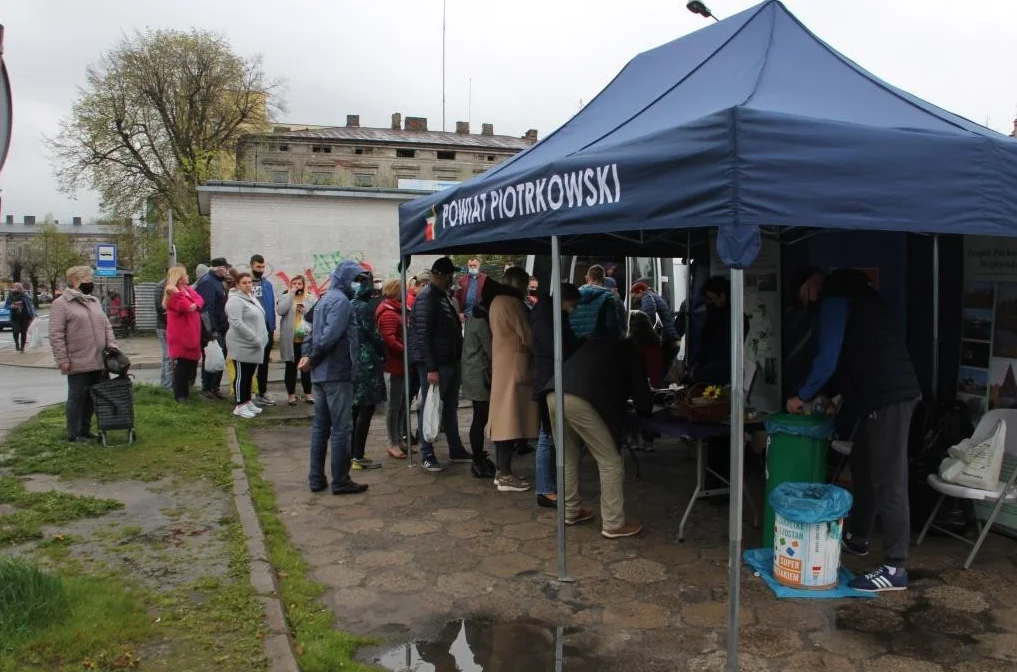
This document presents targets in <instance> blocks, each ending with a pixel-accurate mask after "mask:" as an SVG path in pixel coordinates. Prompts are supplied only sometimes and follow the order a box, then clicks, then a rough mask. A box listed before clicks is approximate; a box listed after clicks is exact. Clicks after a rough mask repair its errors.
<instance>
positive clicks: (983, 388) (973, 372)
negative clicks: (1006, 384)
mask: <svg viewBox="0 0 1017 672" xmlns="http://www.w3.org/2000/svg"><path fill="white" fill-rule="evenodd" d="M988 379H989V372H988V371H986V370H985V369H972V368H969V367H966V366H962V367H961V369H960V376H959V377H958V380H957V391H958V392H960V393H961V394H973V395H976V396H979V397H984V396H985V393H986V392H987V391H988V389H989V383H988Z"/></svg>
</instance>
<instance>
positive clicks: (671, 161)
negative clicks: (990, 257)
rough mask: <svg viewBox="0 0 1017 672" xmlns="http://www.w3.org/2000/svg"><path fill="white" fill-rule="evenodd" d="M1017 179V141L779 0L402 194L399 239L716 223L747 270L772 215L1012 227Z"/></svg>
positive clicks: (863, 225) (828, 222) (972, 228)
mask: <svg viewBox="0 0 1017 672" xmlns="http://www.w3.org/2000/svg"><path fill="white" fill-rule="evenodd" d="M1015 184H1017V142H1015V141H1014V140H1013V139H1011V138H1007V137H1005V136H1003V135H1001V134H998V133H995V132H994V131H991V130H989V129H987V128H984V127H982V126H980V125H978V124H976V123H974V122H971V121H969V120H967V119H964V118H962V117H959V116H957V115H955V114H952V113H950V112H947V111H945V110H942V109H940V108H938V107H936V106H934V105H932V104H930V103H927V102H925V101H923V100H921V99H919V98H917V97H915V96H913V95H911V94H909V93H907V92H905V91H902V90H900V89H898V88H895V87H893V86H891V85H889V84H887V83H886V82H883V81H882V80H880V79H878V78H876V77H875V76H873V75H872V74H871V73H869V72H867V71H865V70H864V69H862V68H861V67H859V66H858V65H857V64H855V63H854V62H853V61H851V60H850V59H848V58H846V57H845V56H843V55H842V54H840V53H838V52H837V51H836V50H834V49H833V48H831V47H830V46H829V45H827V44H826V43H824V42H823V41H822V40H820V39H819V38H817V37H816V36H815V35H813V34H812V33H811V32H810V31H809V30H808V29H807V28H805V26H803V25H802V24H801V22H799V21H798V19H797V18H795V17H794V16H793V15H792V14H791V13H790V12H789V11H788V10H787V9H786V8H785V7H784V5H783V4H782V3H780V2H778V1H777V0H768V1H767V2H763V3H762V4H760V5H757V6H755V7H753V8H751V9H748V10H746V11H744V12H741V13H740V14H737V15H735V16H733V17H731V18H729V19H726V20H724V21H721V22H719V23H715V24H712V25H709V26H707V27H705V28H703V29H701V30H698V31H696V32H694V33H692V34H690V35H687V36H685V37H682V38H680V39H678V40H675V41H673V42H670V43H668V44H665V45H663V46H661V47H658V48H656V49H653V50H651V51H648V52H645V53H643V54H640V55H638V56H636V57H635V58H634V59H633V60H632V61H631V62H629V64H628V65H626V66H625V68H624V69H623V70H622V71H621V72H620V73H619V74H618V76H617V77H615V79H614V80H613V81H612V82H611V83H610V84H609V85H608V86H607V87H606V88H605V89H604V90H603V91H602V92H601V93H600V94H599V95H598V96H597V97H596V98H594V99H593V100H592V101H591V102H590V103H589V104H588V105H587V106H586V107H584V108H583V109H582V110H581V111H580V112H579V113H578V114H576V116H575V117H573V118H572V119H571V120H570V121H568V122H567V123H566V124H565V125H564V126H562V127H561V128H560V129H558V130H557V131H556V132H555V133H553V134H551V135H550V136H548V137H547V138H546V139H545V140H543V141H542V142H540V143H538V144H537V145H535V146H534V147H532V148H530V149H529V150H527V151H525V152H523V153H521V154H518V155H517V156H515V157H514V158H512V159H510V160H509V161H506V162H505V163H503V164H501V165H499V166H497V167H495V168H494V169H492V170H490V171H488V172H487V173H485V174H483V175H481V176H479V177H477V178H475V179H474V180H471V181H470V182H467V183H464V184H462V185H459V186H458V187H455V188H453V189H449V190H446V191H442V192H438V193H436V194H433V195H431V196H427V197H424V198H421V199H417V200H415V201H412V202H410V203H407V204H404V205H403V206H401V207H400V243H401V247H402V251H403V253H406V254H414V253H420V252H434V251H439V250H452V249H456V250H465V249H476V250H487V249H492V248H499V247H500V248H503V249H504V248H505V247H506V246H515V247H516V248H517V249H522V248H525V247H527V244H526V242H525V241H527V240H531V241H532V240H535V239H540V238H544V239H546V238H547V237H549V236H551V235H559V236H563V237H569V236H576V235H582V236H594V239H590V240H587V242H589V243H591V244H594V245H595V246H598V247H605V246H609V244H610V241H611V240H615V241H619V240H620V241H621V242H622V243H625V244H628V243H634V242H635V241H637V240H640V241H642V244H645V242H646V241H648V240H656V241H657V243H656V244H657V245H659V244H660V242H661V241H664V240H666V239H667V233H666V232H668V231H673V230H675V229H684V228H695V227H717V228H719V229H720V237H719V238H720V243H719V247H720V252H721V257H722V258H723V259H724V261H725V262H726V263H729V264H731V265H738V266H743V265H747V264H749V263H751V261H752V259H753V258H754V256H755V253H756V250H757V249H758V236H759V230H760V227H769V226H776V227H821V228H823V227H825V228H841V229H870V230H873V229H874V230H895V231H923V232H943V233H979V234H987V235H1008V236H1014V235H1017V189H1014V185H1015ZM428 217H432V218H433V224H432V226H430V227H429V226H428V224H427V220H428ZM626 232H627V235H625V234H626ZM637 232H638V233H637ZM654 232H656V233H654ZM618 234H621V235H624V236H625V237H624V239H619V238H617V235H618ZM598 236H599V237H600V242H599V243H598V242H597V240H596V237H598ZM432 238H433V239H432Z"/></svg>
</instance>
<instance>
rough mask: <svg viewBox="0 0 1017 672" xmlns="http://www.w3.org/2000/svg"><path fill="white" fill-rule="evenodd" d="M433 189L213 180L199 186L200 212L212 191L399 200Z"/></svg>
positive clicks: (206, 206) (208, 203)
mask: <svg viewBox="0 0 1017 672" xmlns="http://www.w3.org/2000/svg"><path fill="white" fill-rule="evenodd" d="M429 193H431V192H430V191H419V190H416V189H386V188H384V187H340V186H336V185H320V184H276V183H274V182H237V181H233V180H210V181H208V182H205V183H203V184H202V185H201V186H200V187H198V212H200V213H201V214H202V215H210V214H211V213H212V207H211V202H212V194H219V195H232V196H322V197H326V198H339V199H343V198H355V199H365V198H366V199H376V200H388V201H399V202H401V203H405V202H406V201H409V200H411V199H414V198H417V197H419V196H423V195H425V194H429Z"/></svg>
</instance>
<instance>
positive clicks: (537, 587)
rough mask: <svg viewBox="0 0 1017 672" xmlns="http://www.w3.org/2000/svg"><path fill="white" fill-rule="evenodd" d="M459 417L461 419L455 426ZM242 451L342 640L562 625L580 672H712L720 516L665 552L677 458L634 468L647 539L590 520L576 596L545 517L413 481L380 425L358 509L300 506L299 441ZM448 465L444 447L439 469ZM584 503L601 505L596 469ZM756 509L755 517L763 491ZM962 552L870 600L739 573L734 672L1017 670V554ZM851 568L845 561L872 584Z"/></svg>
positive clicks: (711, 511)
mask: <svg viewBox="0 0 1017 672" xmlns="http://www.w3.org/2000/svg"><path fill="white" fill-rule="evenodd" d="M469 415H470V412H469V410H467V409H461V410H460V417H461V419H462V420H463V422H464V425H465V422H466V421H467V420H468V418H469ZM253 436H254V439H255V441H256V442H257V444H258V446H259V453H260V457H261V460H262V463H263V465H264V467H265V474H266V475H267V477H268V478H269V479H270V480H271V481H272V483H273V485H274V487H275V490H276V493H277V495H278V503H279V507H280V512H281V517H282V520H283V521H284V522H285V524H286V526H287V529H288V531H289V533H290V536H291V537H292V539H293V541H294V543H295V544H296V545H297V546H298V547H299V548H300V549H301V551H302V552H303V553H304V556H305V557H306V559H307V560H308V562H309V563H310V564H311V566H312V567H313V568H314V570H313V575H314V578H315V579H317V580H318V581H319V582H321V583H322V584H324V585H325V586H326V587H327V588H328V595H327V601H328V604H329V606H331V607H332V609H333V610H334V611H335V615H336V626H337V627H339V628H342V629H345V630H348V631H352V632H356V633H360V634H370V635H375V636H378V637H381V638H384V639H385V640H386V641H389V642H392V643H393V644H398V643H401V642H404V641H407V640H410V639H414V640H426V639H427V638H429V637H434V636H435V635H436V634H437V632H438V631H439V630H440V629H441V628H442V627H443V626H444V625H445V624H446V623H447V622H448V621H450V620H453V619H458V618H468V619H488V620H490V621H493V622H501V623H507V622H513V621H518V622H522V621H525V622H527V623H530V622H534V621H535V622H539V623H543V624H546V625H547V626H548V629H549V630H550V629H551V627H552V626H564V628H565V629H564V645H565V650H566V653H567V654H568V653H569V652H572V654H573V655H574V658H575V660H576V661H577V662H580V661H584V662H589V661H595V664H594V665H592V666H591V667H589V668H588V669H596V670H599V671H611V670H618V671H622V670H625V671H626V672H631V671H636V670H638V671H645V672H651V671H654V670H661V671H664V670H668V671H672V670H721V669H723V663H724V653H723V651H724V646H725V644H724V639H725V627H726V615H727V606H726V599H727V590H728V589H727V583H728V581H727V579H728V577H727V552H728V551H727V549H728V546H727V506H726V504H725V503H724V502H723V501H720V502H718V503H714V502H710V501H704V502H701V503H700V504H698V505H697V507H696V509H695V510H694V511H693V514H692V518H691V520H690V523H689V525H688V529H687V533H686V534H687V540H686V541H685V543H683V544H678V543H676V541H675V531H676V529H677V515H678V513H680V511H681V510H682V509H683V508H684V506H685V504H686V503H687V501H688V496H689V495H690V494H691V492H692V488H693V483H694V465H695V462H694V461H693V460H691V459H690V456H689V451H688V450H687V449H686V448H684V447H683V446H682V445H681V444H678V443H670V444H669V443H666V442H660V443H659V444H658V450H657V451H656V452H653V453H641V454H640V461H641V463H642V478H641V479H639V480H635V479H634V475H633V474H634V470H633V469H631V468H630V469H629V474H628V477H627V481H626V502H627V507H628V516H629V518H630V519H634V520H639V521H640V522H642V523H643V525H644V532H643V534H642V535H640V536H638V537H634V538H631V539H624V540H616V541H609V540H607V539H603V538H602V537H601V536H600V534H599V531H600V528H599V525H598V522H597V521H596V520H595V521H591V523H592V524H586V525H580V526H576V527H572V528H569V529H568V549H569V553H570V555H569V571H570V573H571V574H573V575H574V576H575V578H576V579H577V581H576V583H574V584H559V583H557V582H556V581H554V580H553V576H554V575H555V572H556V543H555V520H554V512H553V511H551V510H548V509H540V508H538V507H537V506H536V497H535V495H534V494H533V493H532V492H530V493H521V494H517V493H512V494H508V493H498V492H497V491H496V490H495V489H494V486H493V485H492V483H491V482H490V481H489V480H486V479H485V480H479V479H475V478H472V477H471V476H470V473H469V466H468V465H446V470H445V471H444V472H442V473H438V474H433V473H428V472H424V471H422V470H420V469H407V468H406V464H405V462H399V461H396V460H392V459H390V458H388V457H387V456H386V455H385V454H384V445H385V441H384V437H383V419H382V418H378V417H376V418H375V422H374V428H373V431H372V436H371V441H370V442H369V444H368V451H367V455H368V457H374V458H377V459H379V460H383V461H384V465H385V466H384V468H382V469H379V470H374V471H361V472H354V474H355V477H356V479H357V480H358V481H360V482H363V483H367V484H369V485H370V490H369V491H368V492H367V493H366V494H365V495H362V496H357V497H335V496H332V495H330V494H327V493H326V494H318V495H315V494H311V493H310V492H309V491H308V488H307V452H308V436H309V430H308V429H306V428H305V427H301V426H289V427H284V428H274V429H264V430H259V431H257V432H255V433H254V435H253ZM464 436H465V433H464ZM445 454H446V453H445V450H444V447H443V445H442V444H439V446H438V456H439V458H442V457H443V456H444V455H445ZM516 464H517V465H518V468H517V470H516V471H517V473H518V474H519V475H521V476H523V477H532V472H533V456H532V455H529V456H526V457H522V458H516ZM629 467H631V463H629ZM750 478H755V479H756V480H758V479H759V477H758V476H755V477H751V476H750ZM582 487H583V491H584V495H585V496H586V498H587V501H589V502H592V503H594V504H596V503H597V481H596V470H595V467H594V465H593V463H592V460H590V461H589V464H584V467H583V471H582ZM754 497H755V498H756V502H757V503H759V502H760V501H761V497H760V494H759V492H758V491H755V493H754ZM745 536H746V547H752V546H754V545H758V544H759V539H760V535H759V532H758V530H754V529H752V528H751V525H750V524H747V525H746V531H745ZM966 552H967V551H966V548H964V547H962V545H961V544H960V543H958V542H954V541H951V540H945V539H939V538H930V539H929V540H928V541H926V542H925V543H924V544H923V545H922V546H921V547H920V548H917V549H914V555H913V562H912V584H911V586H912V587H911V589H910V590H908V591H906V592H903V593H892V594H887V595H883V596H880V597H879V598H878V599H872V600H799V601H789V600H782V601H778V600H777V599H776V598H775V597H774V596H773V594H772V593H771V592H770V590H769V589H768V588H767V587H766V586H765V585H764V584H763V583H762V581H761V580H760V579H758V578H755V577H753V576H751V574H750V573H749V572H747V571H746V572H745V573H744V574H743V579H742V624H743V628H742V637H741V651H742V669H745V670H786V671H790V672H812V671H815V670H825V671H827V672H849V671H859V672H906V671H911V670H913V671H915V672H936V671H944V672H946V671H949V672H1004V671H1013V670H1017V560H1015V559H1017V541H1013V540H1011V539H1007V538H1004V537H999V536H997V535H990V537H989V539H988V540H987V542H986V544H985V546H984V548H983V550H982V552H981V554H980V555H979V557H978V559H977V560H976V562H975V564H974V566H973V568H972V569H970V570H968V571H964V570H963V569H961V563H962V562H963V558H964V556H965V553H966ZM875 557H879V556H878V554H877V555H876V556H875ZM856 560H860V559H856V558H849V559H847V560H846V561H845V562H846V564H847V565H848V566H849V568H851V569H853V570H855V571H860V570H864V569H866V567H867V565H866V564H865V563H864V562H861V563H859V562H856ZM567 657H568V656H567ZM500 669H506V670H511V669H516V668H514V667H511V666H506V667H502V668H500ZM548 669H551V668H548ZM566 669H569V670H572V669H587V667H586V666H584V665H578V666H577V665H572V664H571V663H569V664H567V665H566Z"/></svg>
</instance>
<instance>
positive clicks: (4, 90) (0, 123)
mask: <svg viewBox="0 0 1017 672" xmlns="http://www.w3.org/2000/svg"><path fill="white" fill-rule="evenodd" d="M12 102H13V101H12V100H11V80H10V78H9V77H8V76H7V66H6V65H4V27H3V26H2V25H0V170H3V167H4V162H6V161H7V150H8V149H9V148H10V146H11V128H12V125H13V121H14V108H13V104H12Z"/></svg>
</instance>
